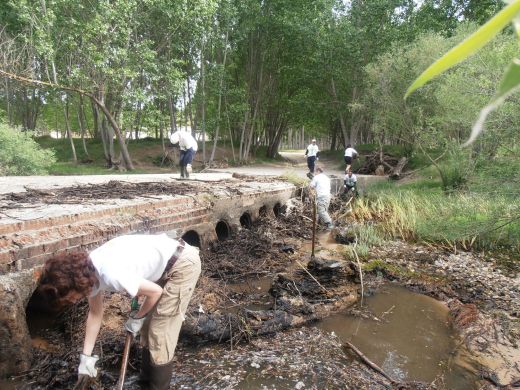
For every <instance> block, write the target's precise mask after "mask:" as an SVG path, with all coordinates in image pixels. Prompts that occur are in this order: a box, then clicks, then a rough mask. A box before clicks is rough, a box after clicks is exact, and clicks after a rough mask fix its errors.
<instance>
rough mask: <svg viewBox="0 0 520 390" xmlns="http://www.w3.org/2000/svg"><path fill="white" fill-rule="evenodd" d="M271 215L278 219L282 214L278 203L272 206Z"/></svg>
mask: <svg viewBox="0 0 520 390" xmlns="http://www.w3.org/2000/svg"><path fill="white" fill-rule="evenodd" d="M273 213H274V216H275V217H276V218H278V217H279V216H280V215H281V214H282V205H281V204H280V203H277V204H275V205H274V207H273Z"/></svg>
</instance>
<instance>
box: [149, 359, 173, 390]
mask: <svg viewBox="0 0 520 390" xmlns="http://www.w3.org/2000/svg"><path fill="white" fill-rule="evenodd" d="M172 372H173V361H172V362H170V363H166V364H162V365H160V366H156V365H155V364H153V363H152V364H150V387H149V389H150V390H168V389H169V388H170V382H171V380H172Z"/></svg>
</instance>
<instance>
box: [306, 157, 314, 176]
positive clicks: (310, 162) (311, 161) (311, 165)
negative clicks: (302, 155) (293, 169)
mask: <svg viewBox="0 0 520 390" xmlns="http://www.w3.org/2000/svg"><path fill="white" fill-rule="evenodd" d="M315 164H316V156H310V157H307V166H308V167H309V172H310V173H314V165H315Z"/></svg>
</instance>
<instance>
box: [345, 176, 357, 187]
mask: <svg viewBox="0 0 520 390" xmlns="http://www.w3.org/2000/svg"><path fill="white" fill-rule="evenodd" d="M343 181H344V182H345V184H346V185H348V186H349V187H354V185H355V184H356V182H357V177H356V175H354V174H352V176H349V175H345V177H344V179H343Z"/></svg>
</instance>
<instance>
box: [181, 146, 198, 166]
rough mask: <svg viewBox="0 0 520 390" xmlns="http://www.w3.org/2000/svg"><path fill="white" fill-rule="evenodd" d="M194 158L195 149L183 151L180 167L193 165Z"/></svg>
mask: <svg viewBox="0 0 520 390" xmlns="http://www.w3.org/2000/svg"><path fill="white" fill-rule="evenodd" d="M193 156H195V151H194V150H193V148H189V149H188V150H181V158H180V160H179V165H180V166H181V167H185V166H186V165H188V164H191V162H192V161H193Z"/></svg>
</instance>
